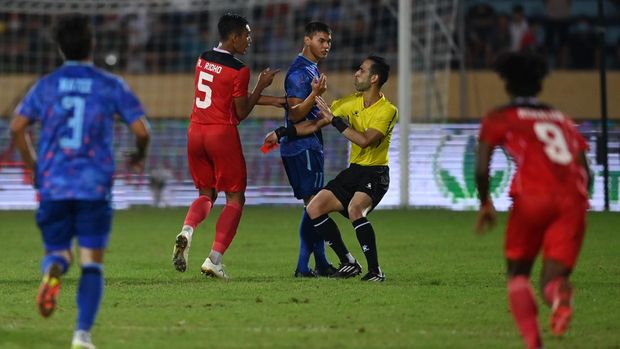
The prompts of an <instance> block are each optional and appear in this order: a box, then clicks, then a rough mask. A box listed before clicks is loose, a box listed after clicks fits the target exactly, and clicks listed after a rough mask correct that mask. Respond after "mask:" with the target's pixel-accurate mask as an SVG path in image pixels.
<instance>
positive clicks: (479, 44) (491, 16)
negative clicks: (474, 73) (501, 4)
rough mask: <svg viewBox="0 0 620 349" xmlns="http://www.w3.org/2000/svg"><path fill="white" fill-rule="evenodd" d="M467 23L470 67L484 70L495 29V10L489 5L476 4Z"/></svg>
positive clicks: (469, 13)
mask: <svg viewBox="0 0 620 349" xmlns="http://www.w3.org/2000/svg"><path fill="white" fill-rule="evenodd" d="M465 21H466V34H465V35H466V40H467V43H468V45H469V47H468V48H469V50H468V51H469V55H468V56H469V57H468V60H469V65H470V66H471V67H473V68H482V67H484V66H485V64H486V63H487V62H486V60H487V57H488V52H489V44H490V43H491V37H492V36H493V31H494V29H495V10H494V9H493V8H492V7H491V6H490V5H489V4H485V3H480V4H476V5H474V6H473V7H471V8H470V10H469V11H468V13H467V17H466V19H465Z"/></svg>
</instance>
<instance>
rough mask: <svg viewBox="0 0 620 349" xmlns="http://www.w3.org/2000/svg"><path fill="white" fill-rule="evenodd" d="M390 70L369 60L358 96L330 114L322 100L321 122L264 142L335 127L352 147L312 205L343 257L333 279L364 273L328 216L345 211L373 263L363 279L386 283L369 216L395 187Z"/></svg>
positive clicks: (319, 226) (358, 77)
mask: <svg viewBox="0 0 620 349" xmlns="http://www.w3.org/2000/svg"><path fill="white" fill-rule="evenodd" d="M389 72H390V66H389V65H388V64H387V63H386V62H385V60H384V59H383V58H381V57H378V56H372V55H371V56H368V57H367V58H366V59H364V61H363V62H362V64H361V65H360V66H359V68H358V70H357V71H356V72H355V88H356V90H357V92H356V93H354V94H352V95H349V96H347V97H344V98H342V99H338V100H336V101H334V102H333V103H332V106H331V110H330V108H329V107H328V106H327V103H326V102H325V101H324V100H323V99H322V98H321V97H317V98H316V102H317V106H318V107H319V109H320V110H321V113H322V116H323V118H322V119H318V120H312V121H302V122H300V123H297V124H295V125H294V127H289V128H285V127H280V128H278V129H277V130H275V131H274V132H272V133H270V134H268V135H267V137H266V138H265V142H267V143H275V142H277V141H278V140H279V139H280V138H281V137H291V136H292V137H294V136H300V135H305V134H309V133H312V132H314V131H315V130H316V129H318V128H320V127H323V126H325V125H327V124H328V123H331V124H332V125H333V126H334V127H335V128H336V129H337V130H338V131H339V132H340V133H342V135H343V136H344V137H345V138H347V139H348V140H349V141H351V143H352V144H351V155H350V159H349V163H350V164H349V167H348V168H347V169H345V170H343V171H342V172H340V173H339V174H338V175H337V176H336V178H334V179H333V180H331V181H330V182H329V183H327V185H326V186H325V187H324V188H323V189H322V190H321V191H320V192H319V193H318V194H317V195H316V196H315V197H314V198H313V199H312V200H311V201H310V203H309V204H308V207H307V211H308V215H309V216H310V218H311V219H312V222H313V224H314V226H315V228H316V230H317V232H318V233H319V234H320V235H321V236H322V237H323V238H324V239H325V240H326V241H327V242H328V243H329V245H330V246H331V248H332V249H333V250H334V252H336V254H337V255H338V258H340V267H339V268H338V271H337V272H336V273H335V274H333V275H331V277H334V278H350V277H354V276H357V275H359V274H360V273H361V272H362V267H361V266H360V264H359V263H358V262H357V260H356V259H355V258H354V257H353V256H352V255H351V253H350V252H349V250H348V249H347V247H346V246H345V244H344V242H343V240H342V237H341V235H340V231H339V230H338V226H337V225H336V223H335V222H334V221H333V220H332V219H331V218H330V217H329V216H328V214H329V213H331V212H340V213H342V214H343V215H345V216H346V217H348V218H349V220H350V221H351V223H352V224H353V228H354V229H355V233H356V235H357V240H358V241H359V243H360V246H361V247H362V251H363V252H364V255H365V256H366V261H367V262H368V273H366V275H364V276H363V277H362V281H379V282H381V281H385V274H384V273H383V271H381V268H380V267H379V261H378V257H377V245H376V242H375V231H374V229H373V228H372V225H371V224H370V221H368V219H367V218H366V216H367V215H368V213H369V212H370V211H372V209H374V208H375V207H376V206H377V205H378V204H379V202H380V201H381V199H382V198H383V196H384V195H385V193H386V192H387V190H388V186H389V184H390V175H389V168H388V148H389V146H390V140H391V137H392V130H393V129H394V125H396V122H397V121H398V109H397V108H396V107H395V106H394V105H393V104H392V103H391V102H390V101H388V100H387V99H386V98H385V96H384V95H383V93H381V86H383V84H384V83H385V82H386V81H387V79H388V75H389Z"/></svg>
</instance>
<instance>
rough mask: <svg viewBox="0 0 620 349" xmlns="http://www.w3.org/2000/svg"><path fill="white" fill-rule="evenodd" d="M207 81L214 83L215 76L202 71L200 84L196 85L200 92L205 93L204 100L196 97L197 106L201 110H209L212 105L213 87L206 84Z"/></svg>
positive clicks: (199, 78) (199, 77)
mask: <svg viewBox="0 0 620 349" xmlns="http://www.w3.org/2000/svg"><path fill="white" fill-rule="evenodd" d="M205 80H206V81H208V82H213V75H211V74H209V73H207V72H204V71H201V72H200V75H198V82H197V83H196V88H197V89H198V91H200V92H204V93H205V97H204V99H200V98H198V97H196V106H197V107H198V108H200V109H207V108H209V106H210V105H211V87H209V85H207V84H206V83H205Z"/></svg>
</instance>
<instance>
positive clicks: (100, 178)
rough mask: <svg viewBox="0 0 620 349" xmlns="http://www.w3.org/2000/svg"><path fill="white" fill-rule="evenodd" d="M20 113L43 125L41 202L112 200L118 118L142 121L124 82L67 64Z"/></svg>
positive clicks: (77, 64) (89, 67)
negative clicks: (115, 121)
mask: <svg viewBox="0 0 620 349" xmlns="http://www.w3.org/2000/svg"><path fill="white" fill-rule="evenodd" d="M16 114H18V115H22V116H24V117H26V118H28V119H29V120H30V122H31V123H35V122H39V123H40V124H41V128H40V133H39V140H38V146H37V168H36V181H37V183H36V184H37V187H38V189H39V193H40V196H41V199H42V200H66V199H77V200H102V199H104V200H105V199H110V197H111V190H112V182H113V174H114V169H115V167H114V154H113V149H112V136H113V127H114V115H115V114H118V115H120V117H121V119H122V120H123V121H124V122H125V123H127V124H131V123H132V122H134V121H136V120H137V119H139V118H140V117H141V116H143V115H144V114H145V113H144V109H143V107H142V105H141V104H140V102H139V101H138V98H136V96H135V95H134V94H133V92H132V91H131V90H130V89H129V87H128V86H127V84H125V82H124V81H123V80H122V79H121V78H120V77H117V76H115V75H112V74H110V73H107V72H104V71H103V70H101V69H98V68H96V67H95V66H93V65H92V64H88V63H81V62H72V61H67V62H65V64H63V65H62V66H60V67H59V68H57V69H56V70H54V71H53V72H52V73H50V74H49V75H47V76H45V77H43V78H41V79H40V80H39V81H37V83H36V84H35V85H34V86H33V87H32V88H31V89H30V91H28V94H27V95H26V96H25V97H24V99H23V100H22V102H21V103H20V105H19V106H17V109H16Z"/></svg>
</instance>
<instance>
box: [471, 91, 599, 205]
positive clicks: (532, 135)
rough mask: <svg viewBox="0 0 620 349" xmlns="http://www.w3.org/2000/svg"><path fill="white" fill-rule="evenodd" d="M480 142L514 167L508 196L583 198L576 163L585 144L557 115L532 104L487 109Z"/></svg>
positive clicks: (582, 182) (566, 120) (583, 184)
mask: <svg viewBox="0 0 620 349" xmlns="http://www.w3.org/2000/svg"><path fill="white" fill-rule="evenodd" d="M480 141H484V142H486V143H488V144H489V145H490V146H492V147H494V146H501V147H502V148H504V150H505V151H506V152H507V153H508V154H509V155H510V156H511V157H512V158H513V159H514V161H515V163H516V164H517V172H516V174H515V175H514V178H513V180H512V186H511V189H510V195H511V196H516V195H519V194H538V193H545V194H562V195H575V194H577V195H579V196H581V197H583V198H586V199H587V197H588V192H587V179H586V178H587V177H586V173H585V170H584V168H583V167H582V166H581V165H579V163H578V162H577V159H578V157H579V154H581V153H582V152H584V151H586V150H587V149H588V145H587V144H586V142H585V140H584V139H583V137H582V136H581V134H579V131H577V129H576V128H575V125H574V124H573V122H572V120H571V119H570V118H569V117H567V116H566V115H565V114H564V113H562V112H561V111H559V110H557V109H554V108H551V107H548V106H544V105H541V104H536V103H533V104H514V105H508V106H506V107H502V108H499V109H496V110H493V111H491V112H490V113H488V114H487V115H486V116H485V117H484V119H483V121H482V127H481V129H480Z"/></svg>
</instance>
